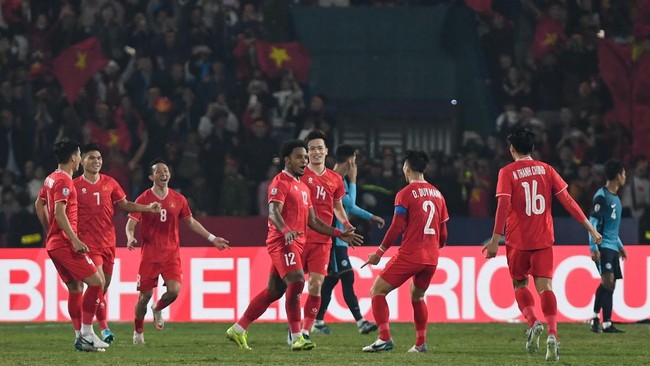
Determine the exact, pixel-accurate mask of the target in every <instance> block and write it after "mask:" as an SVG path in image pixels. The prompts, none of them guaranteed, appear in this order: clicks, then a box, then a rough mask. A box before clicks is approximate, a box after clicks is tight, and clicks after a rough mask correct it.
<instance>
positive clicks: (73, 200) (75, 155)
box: [35, 139, 108, 351]
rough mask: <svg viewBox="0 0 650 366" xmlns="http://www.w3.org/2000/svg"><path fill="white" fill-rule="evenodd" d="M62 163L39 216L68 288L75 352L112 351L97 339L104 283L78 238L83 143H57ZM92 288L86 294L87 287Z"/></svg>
mask: <svg viewBox="0 0 650 366" xmlns="http://www.w3.org/2000/svg"><path fill="white" fill-rule="evenodd" d="M54 155H55V156H56V160H57V162H58V163H59V166H58V169H57V170H55V171H54V172H52V173H51V174H50V175H49V176H48V177H47V178H45V182H44V183H43V188H42V189H41V191H40V193H39V195H38V199H37V200H36V203H35V206H36V215H37V216H38V219H39V220H40V222H41V224H42V225H43V228H44V229H45V231H46V232H47V238H46V244H45V248H46V249H47V254H48V255H49V256H50V258H51V259H52V263H54V266H55V267H56V270H57V272H58V273H59V276H60V277H61V280H62V281H63V282H64V283H65V284H66V286H67V288H68V312H69V314H70V319H71V320H72V325H73V327H74V330H75V335H76V340H75V348H76V349H77V350H79V351H100V350H104V349H105V348H106V347H108V344H107V343H105V342H103V341H102V340H101V339H99V338H98V337H97V335H95V332H94V331H93V319H94V318H95V312H96V310H97V304H98V303H99V301H100V298H101V297H102V292H103V286H104V281H103V280H102V277H101V276H100V275H99V273H98V272H97V268H96V267H95V265H94V264H93V262H92V260H90V258H89V257H88V255H87V253H88V251H89V248H88V246H87V245H86V244H85V243H84V242H83V241H81V240H80V239H79V237H78V236H77V222H78V214H77V209H78V206H77V191H76V189H75V187H74V183H73V182H72V174H74V172H76V171H77V170H78V169H79V163H80V162H81V152H80V150H79V143H78V142H75V141H70V140H68V139H63V140H59V141H56V142H55V143H54ZM84 283H86V285H88V288H87V289H86V291H85V292H84V290H83V289H84V286H83V284H84Z"/></svg>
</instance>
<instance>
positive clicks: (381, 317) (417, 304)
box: [361, 150, 449, 353]
mask: <svg viewBox="0 0 650 366" xmlns="http://www.w3.org/2000/svg"><path fill="white" fill-rule="evenodd" d="M428 163H429V158H428V157H427V154H426V153H425V152H423V151H413V150H408V151H406V153H405V155H404V166H403V168H402V170H403V171H404V177H405V178H406V181H407V182H408V185H407V186H406V187H404V188H403V189H402V190H401V191H399V192H398V193H397V195H396V196H395V212H394V214H393V222H392V223H391V225H390V228H389V229H388V232H387V233H386V236H385V237H384V240H383V241H382V242H381V245H380V246H379V248H378V249H377V251H376V252H375V253H374V254H370V255H369V256H368V261H367V262H366V263H364V264H363V266H361V268H363V267H365V266H366V265H368V264H378V263H379V260H380V258H381V256H382V255H383V254H384V253H385V252H386V250H387V249H388V248H390V247H391V245H393V244H395V242H396V241H397V239H398V237H399V235H400V234H402V245H401V246H400V248H399V249H398V251H397V254H396V255H395V256H394V257H393V258H392V259H391V260H390V261H389V262H388V264H386V268H384V270H383V271H382V272H381V274H380V275H379V277H377V279H376V280H375V283H374V284H373V285H372V289H371V290H370V295H371V296H372V313H373V315H374V316H375V321H376V322H377V324H378V326H379V338H378V339H377V340H376V341H375V342H374V343H372V344H371V345H369V346H366V347H363V351H364V352H378V351H390V350H392V349H393V347H394V344H393V339H392V338H391V336H390V329H389V326H388V315H389V309H388V303H387V302H386V295H388V294H389V293H390V292H391V291H393V290H394V289H396V288H398V287H400V286H401V285H402V284H403V283H404V282H406V280H408V279H409V278H411V277H412V278H413V282H412V283H411V304H412V305H413V319H414V323H415V333H416V339H415V344H414V345H413V347H411V348H410V349H409V350H408V352H412V353H420V352H427V344H426V334H427V321H428V316H429V312H428V309H427V304H426V303H425V302H424V293H425V292H426V291H427V288H428V287H429V283H430V282H431V278H432V277H433V274H434V273H435V272H436V267H437V265H438V255H439V253H438V252H439V248H442V247H444V246H445V243H446V242H447V224H446V222H447V221H448V220H449V214H448V213H447V205H446V203H445V199H444V197H443V196H442V194H441V193H440V191H439V190H438V189H437V188H436V187H434V186H433V185H431V184H429V183H428V182H427V181H425V180H424V170H425V169H426V167H427V164H428Z"/></svg>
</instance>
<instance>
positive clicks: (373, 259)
mask: <svg viewBox="0 0 650 366" xmlns="http://www.w3.org/2000/svg"><path fill="white" fill-rule="evenodd" d="M406 213H407V211H406V208H404V207H402V206H395V213H394V214H393V221H392V222H391V223H390V227H389V228H388V231H387V232H386V235H385V236H384V240H382V241H381V245H380V246H379V247H378V248H377V251H375V252H374V253H373V254H369V255H368V260H367V261H366V263H364V264H363V265H362V266H361V268H363V267H365V266H367V265H369V264H372V265H376V264H378V263H379V260H380V259H381V257H382V256H383V255H384V253H386V251H387V250H388V248H390V247H391V246H392V245H393V244H395V242H396V241H397V238H399V236H400V234H401V233H402V232H403V231H404V228H406Z"/></svg>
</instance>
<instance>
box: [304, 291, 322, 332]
mask: <svg viewBox="0 0 650 366" xmlns="http://www.w3.org/2000/svg"><path fill="white" fill-rule="evenodd" d="M318 309H320V296H314V295H309V296H307V302H305V319H304V321H303V325H302V329H304V330H306V331H307V332H309V331H310V330H311V326H312V325H314V321H315V320H316V315H318Z"/></svg>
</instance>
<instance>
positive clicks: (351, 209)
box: [312, 145, 384, 334]
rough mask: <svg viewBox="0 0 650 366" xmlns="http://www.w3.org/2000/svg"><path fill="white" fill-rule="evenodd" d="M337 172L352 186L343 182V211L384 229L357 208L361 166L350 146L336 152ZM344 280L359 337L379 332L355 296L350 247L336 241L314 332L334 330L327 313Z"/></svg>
mask: <svg viewBox="0 0 650 366" xmlns="http://www.w3.org/2000/svg"><path fill="white" fill-rule="evenodd" d="M334 171H335V172H336V173H338V174H339V175H340V176H341V177H345V176H347V177H348V179H349V180H350V183H348V182H347V181H345V180H344V181H343V185H344V187H345V196H343V200H342V202H343V207H344V208H345V211H346V213H347V214H352V215H355V216H358V217H360V218H362V219H365V220H370V221H372V222H374V223H376V224H377V226H379V228H382V227H384V219H382V218H381V217H379V216H375V215H373V214H371V213H370V212H368V211H366V210H364V209H362V208H361V207H359V206H357V205H356V197H357V163H356V149H355V148H354V147H352V146H350V145H341V146H339V147H338V148H337V149H336V165H335V166H334ZM335 226H336V227H337V228H339V229H344V228H345V227H344V226H343V224H342V223H341V222H340V221H338V220H336V225H335ZM339 279H340V280H341V283H342V286H343V298H344V299H345V303H346V304H347V305H348V309H350V311H351V312H352V316H353V317H354V320H356V321H357V328H358V330H359V333H361V334H368V333H370V332H372V331H375V330H377V324H376V323H372V322H369V321H367V320H366V319H364V317H363V316H362V315H361V311H360V309H359V300H358V299H357V295H356V294H355V293H354V271H353V270H352V265H351V263H350V257H349V256H348V243H346V242H344V241H343V240H339V239H335V241H334V245H333V246H332V249H331V250H330V262H329V266H328V274H327V276H326V277H325V281H324V282H323V288H322V290H321V296H322V301H321V305H320V309H319V310H318V315H317V316H316V321H315V322H314V326H313V327H312V332H314V333H323V334H329V333H330V329H329V328H328V327H327V325H325V322H324V321H323V319H324V317H325V312H326V311H327V307H328V306H329V303H330V300H331V299H332V291H333V290H334V287H335V286H336V284H337V283H338V282H339Z"/></svg>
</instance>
